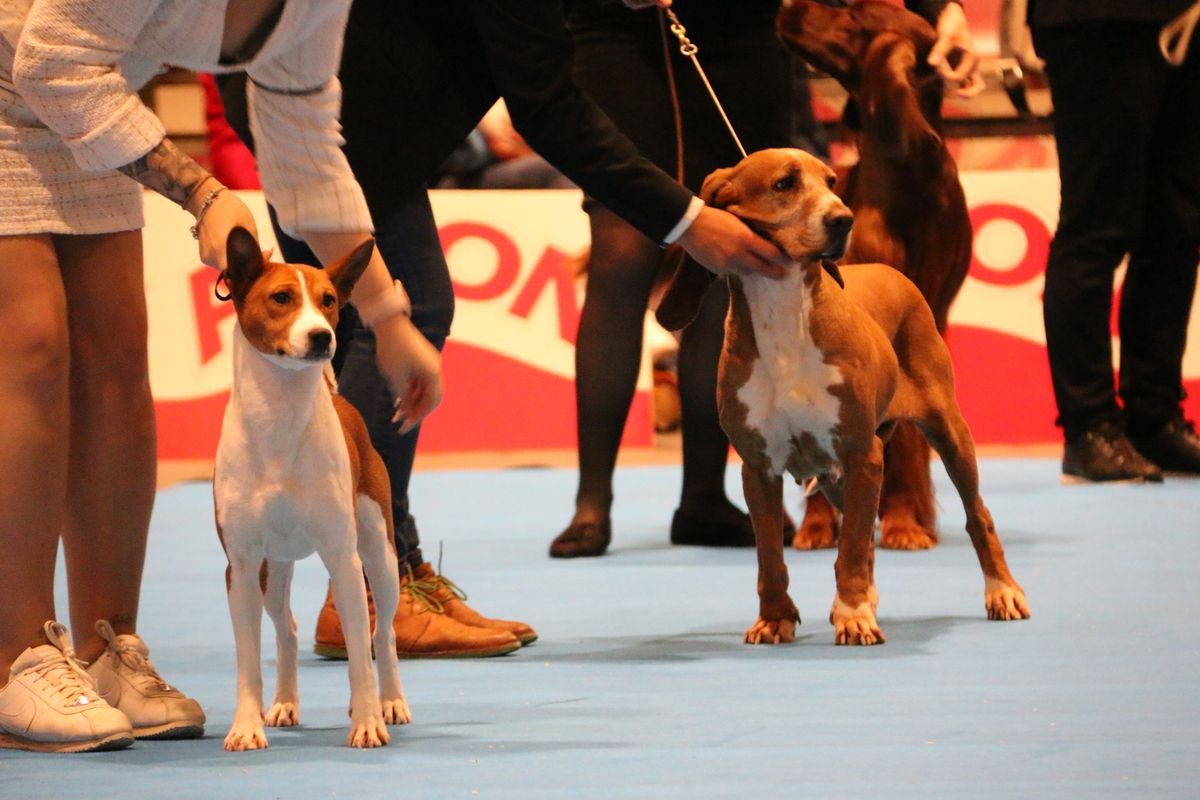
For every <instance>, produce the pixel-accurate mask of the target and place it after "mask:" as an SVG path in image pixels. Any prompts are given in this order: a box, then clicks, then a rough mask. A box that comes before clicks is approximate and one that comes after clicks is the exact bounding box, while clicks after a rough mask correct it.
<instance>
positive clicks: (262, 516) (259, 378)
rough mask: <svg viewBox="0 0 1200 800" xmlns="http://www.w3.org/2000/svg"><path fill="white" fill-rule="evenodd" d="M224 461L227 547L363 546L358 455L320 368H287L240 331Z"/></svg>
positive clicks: (220, 505) (277, 553) (220, 463)
mask: <svg viewBox="0 0 1200 800" xmlns="http://www.w3.org/2000/svg"><path fill="white" fill-rule="evenodd" d="M216 462H217V463H216V466H217V469H216V485H215V487H214V490H215V495H216V501H217V519H218V522H219V523H220V525H221V529H222V532H223V535H224V537H225V547H226V549H227V550H235V551H238V552H241V553H244V554H246V555H248V556H258V557H269V558H275V559H279V560H298V559H300V558H303V557H305V556H307V555H310V554H311V553H313V552H314V551H319V550H322V549H324V547H325V546H326V545H329V544H331V543H336V542H337V541H347V542H353V541H354V538H353V535H352V533H353V532H352V530H350V531H348V530H347V526H352V525H353V519H354V514H353V503H354V494H353V486H352V478H351V472H350V458H349V454H348V453H347V450H346V440H345V436H344V434H343V432H342V427H341V423H340V422H339V420H338V416H337V412H336V410H335V409H334V407H333V401H332V398H331V397H330V394H329V389H328V387H327V386H326V384H325V380H324V377H323V375H322V368H321V366H320V365H313V366H311V367H308V368H306V369H302V370H296V369H285V368H282V367H280V366H279V365H277V364H275V363H272V360H271V359H270V358H268V357H266V356H264V355H263V354H261V353H259V352H258V351H257V350H255V349H254V348H253V347H252V346H251V345H250V344H249V342H247V341H246V339H245V336H243V335H242V332H241V329H240V328H235V333H234V382H233V391H232V393H231V394H230V398H229V405H228V407H227V408H226V410H225V420H224V423H223V425H222V429H221V439H220V442H219V444H218V446H217V459H216ZM327 539H329V540H331V541H326V540H327Z"/></svg>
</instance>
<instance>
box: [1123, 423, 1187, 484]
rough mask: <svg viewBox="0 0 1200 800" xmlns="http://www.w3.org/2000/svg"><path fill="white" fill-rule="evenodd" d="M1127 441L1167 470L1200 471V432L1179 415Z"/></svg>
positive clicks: (1132, 436)
mask: <svg viewBox="0 0 1200 800" xmlns="http://www.w3.org/2000/svg"><path fill="white" fill-rule="evenodd" d="M1129 441H1130V442H1132V443H1133V446H1134V447H1135V448H1137V451H1138V452H1139V453H1141V454H1142V455H1143V456H1145V457H1146V458H1148V459H1149V460H1150V461H1153V462H1154V463H1155V464H1157V465H1158V466H1159V467H1161V468H1162V469H1164V470H1167V471H1168V472H1190V473H1200V436H1197V435H1196V428H1195V427H1194V426H1193V425H1192V423H1190V422H1188V421H1187V420H1185V419H1184V418H1183V417H1178V418H1176V419H1173V420H1171V421H1170V422H1168V423H1167V424H1166V425H1163V426H1162V427H1160V428H1158V429H1157V430H1155V431H1153V432H1151V433H1149V434H1142V435H1131V436H1130V437H1129Z"/></svg>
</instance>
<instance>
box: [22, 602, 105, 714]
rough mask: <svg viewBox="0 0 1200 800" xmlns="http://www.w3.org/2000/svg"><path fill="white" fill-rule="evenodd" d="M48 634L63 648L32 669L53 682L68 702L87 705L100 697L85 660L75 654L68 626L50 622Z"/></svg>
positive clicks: (45, 627) (50, 682)
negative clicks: (57, 653) (85, 665)
mask: <svg viewBox="0 0 1200 800" xmlns="http://www.w3.org/2000/svg"><path fill="white" fill-rule="evenodd" d="M43 630H44V631H45V633H46V638H47V639H49V640H50V644H52V645H53V646H54V647H55V648H56V649H57V650H58V652H59V655H58V656H52V657H51V658H48V659H46V660H45V661H43V662H42V663H40V664H38V665H37V666H36V667H33V668H32V669H31V672H33V673H34V674H35V675H37V677H38V678H39V679H40V680H42V681H44V682H45V683H46V684H47V685H49V687H50V689H51V690H52V691H53V693H54V694H55V695H56V696H57V697H58V698H59V699H60V700H62V701H64V703H65V704H66V705H87V704H88V703H97V702H99V701H100V695H99V694H97V692H96V683H95V681H93V680H92V676H91V675H89V674H88V673H87V670H86V669H84V662H82V661H80V660H79V659H78V658H76V657H75V649H74V648H73V647H71V645H70V640H69V639H68V637H67V629H66V628H65V627H64V626H63V625H62V624H61V623H58V622H47V623H46V624H45V626H44V628H43Z"/></svg>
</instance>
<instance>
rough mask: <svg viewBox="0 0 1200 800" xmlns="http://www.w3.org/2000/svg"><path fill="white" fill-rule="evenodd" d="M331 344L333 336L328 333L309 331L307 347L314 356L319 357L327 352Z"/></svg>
mask: <svg viewBox="0 0 1200 800" xmlns="http://www.w3.org/2000/svg"><path fill="white" fill-rule="evenodd" d="M332 343H333V334H332V333H331V332H330V331H322V330H316V331H309V334H308V347H309V349H310V350H311V351H312V353H313V354H314V355H320V354H322V353H325V352H327V351H328V350H329V345H331V344H332Z"/></svg>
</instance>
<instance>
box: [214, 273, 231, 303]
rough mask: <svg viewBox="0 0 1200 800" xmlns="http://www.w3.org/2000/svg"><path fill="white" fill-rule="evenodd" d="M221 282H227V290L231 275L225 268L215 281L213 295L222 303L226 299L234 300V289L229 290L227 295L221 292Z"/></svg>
mask: <svg viewBox="0 0 1200 800" xmlns="http://www.w3.org/2000/svg"><path fill="white" fill-rule="evenodd" d="M221 284H225V288H226V290H228V289H229V275H228V273H227V272H226V271H225V270H221V272H220V273H219V274H218V275H217V279H216V281H214V282H213V297H215V298H217V299H218V300H220V301H221V302H222V303H224V302H225V301H226V300H232V299H233V292H232V291H229V293H228V294H225V295H222V294H221Z"/></svg>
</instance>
